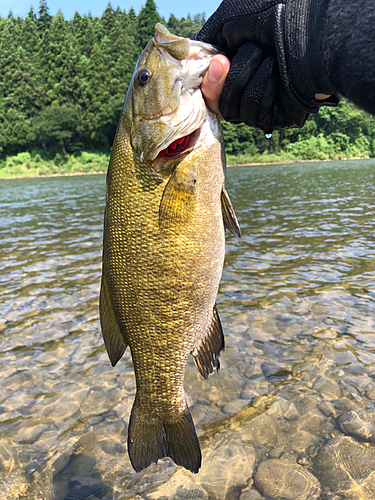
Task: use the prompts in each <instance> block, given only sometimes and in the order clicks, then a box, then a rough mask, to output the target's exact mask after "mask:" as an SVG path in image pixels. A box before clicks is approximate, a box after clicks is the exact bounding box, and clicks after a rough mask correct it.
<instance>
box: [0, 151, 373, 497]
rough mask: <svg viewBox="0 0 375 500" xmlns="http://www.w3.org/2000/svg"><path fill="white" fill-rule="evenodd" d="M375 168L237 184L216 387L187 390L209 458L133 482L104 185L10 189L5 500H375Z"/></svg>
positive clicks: (4, 184) (4, 203)
mask: <svg viewBox="0 0 375 500" xmlns="http://www.w3.org/2000/svg"><path fill="white" fill-rule="evenodd" d="M374 172H375V162H374V161H372V160H368V161H347V162H330V163H309V164H293V165H284V166H274V165H272V166H259V167H238V168H231V169H229V170H228V179H227V190H228V192H229V194H230V197H231V200H232V203H233V206H234V207H235V210H236V213H237V217H238V220H239V222H240V225H241V229H242V238H241V239H237V238H235V237H234V236H232V235H230V234H227V254H226V263H225V269H224V272H223V278H222V282H221V286H220V291H219V295H218V301H217V302H218V309H219V313H220V316H221V320H222V323H223V327H224V330H225V334H226V350H225V351H224V353H223V354H222V356H221V366H222V369H221V371H220V373H219V374H215V375H214V376H212V377H210V378H209V380H203V379H202V377H200V375H199V374H198V372H197V370H196V368H195V366H194V363H193V362H190V364H189V366H188V370H187V373H186V383H185V389H186V392H187V397H188V402H189V406H190V408H191V413H192V416H193V419H194V421H195V423H196V426H197V431H198V434H199V439H200V442H201V446H202V452H203V466H202V469H201V471H200V472H199V474H197V475H193V474H191V473H189V472H186V471H184V470H183V469H181V468H178V467H176V466H175V465H174V464H173V463H172V462H171V461H170V460H169V459H164V460H162V461H159V464H157V465H152V466H151V467H149V468H148V469H146V470H145V471H143V472H142V473H140V474H136V473H134V471H133V469H132V468H131V465H130V462H129V459H128V456H127V450H126V439H127V425H128V419H129V413H130V409H131V406H132V402H133V398H134V394H135V382H134V376H133V369H132V363H131V358H130V355H129V353H128V352H127V353H126V354H125V356H124V358H123V359H122V360H121V361H120V362H119V363H118V364H117V366H116V367H115V368H112V367H111V365H110V362H109V360H108V358H107V355H106V352H105V349H104V347H103V342H102V339H101V334H100V329H99V321H98V294H99V285H100V268H101V243H102V242H101V240H102V220H103V209H104V199H105V177H104V176H102V175H95V176H81V177H61V178H48V179H20V180H7V181H0V190H1V201H0V223H1V225H0V227H1V239H0V252H1V256H2V259H1V262H0V295H1V300H0V304H1V305H0V307H1V317H0V370H1V371H0V373H1V376H0V496H1V498H9V499H15V498H20V499H38V500H39V499H56V500H60V499H67V500H73V499H86V498H90V499H96V498H98V499H106V500H108V499H119V500H120V499H145V500H148V499H158V498H160V499H162V498H164V499H165V498H171V499H174V498H181V499H182V498H203V499H212V500H216V499H240V500H256V499H263V498H266V499H276V500H277V499H281V498H283V499H291V500H299V499H301V500H302V499H306V500H307V499H314V498H322V499H331V500H333V499H341V498H343V499H358V500H360V499H367V498H368V499H371V498H374V497H375V476H374V475H375V473H374V472H373V471H374V470H375V444H374V443H375V417H374V412H373V410H374V398H375V381H374V377H375V366H374V361H375V352H374V349H375V328H374V327H375V319H374V318H375V314H374V313H375V286H374V267H375V232H374V229H375V217H374V213H375V210H374V205H375V201H374V200H375V198H374V195H375V182H374V181H375V179H374V176H375V174H374Z"/></svg>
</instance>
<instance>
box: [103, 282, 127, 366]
mask: <svg viewBox="0 0 375 500" xmlns="http://www.w3.org/2000/svg"><path fill="white" fill-rule="evenodd" d="M99 312H100V325H101V327H102V335H103V339H104V344H105V348H106V349H107V353H108V357H109V359H110V361H111V363H112V366H115V364H116V363H117V362H118V361H119V359H121V358H122V355H123V354H124V352H125V349H126V347H127V344H128V343H127V342H126V340H125V339H124V336H123V335H122V334H121V330H120V327H119V325H118V323H117V320H116V316H115V313H114V311H113V307H112V303H111V298H110V295H109V292H108V286H107V281H106V278H105V275H104V273H103V277H102V284H101V288H100V299H99Z"/></svg>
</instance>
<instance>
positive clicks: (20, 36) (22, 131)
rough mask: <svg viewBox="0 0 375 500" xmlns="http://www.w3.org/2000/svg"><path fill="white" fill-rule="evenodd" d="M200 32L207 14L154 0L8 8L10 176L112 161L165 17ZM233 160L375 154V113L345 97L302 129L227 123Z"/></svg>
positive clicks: (2, 44) (3, 156)
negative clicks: (68, 12)
mask: <svg viewBox="0 0 375 500" xmlns="http://www.w3.org/2000/svg"><path fill="white" fill-rule="evenodd" d="M159 21H160V22H162V23H163V24H164V25H165V26H166V27H167V28H168V29H169V30H170V31H171V32H172V33H175V34H176V35H180V36H184V37H190V36H191V35H193V33H195V32H196V31H198V30H199V29H200V27H201V26H202V25H203V24H204V22H205V16H204V14H196V15H194V16H192V17H190V16H187V17H186V18H181V19H177V18H176V17H175V16H173V15H171V16H170V18H169V19H168V20H166V19H163V18H162V17H160V15H159V14H158V12H157V8H156V5H155V3H154V1H153V0H147V1H146V3H145V6H144V7H143V8H142V9H141V10H140V12H139V13H138V14H137V13H136V12H135V11H134V9H132V8H131V9H130V10H129V11H128V12H125V11H124V10H121V9H120V8H119V7H117V8H114V7H112V6H111V4H110V3H109V4H108V6H107V8H106V9H105V11H104V12H103V15H102V17H101V18H99V17H93V16H92V15H91V14H90V13H88V14H87V15H84V16H81V15H80V14H78V13H77V12H76V13H75V14H74V17H73V19H64V17H63V15H62V13H61V12H60V11H59V12H58V13H57V15H56V16H51V15H50V13H49V9H48V6H47V3H46V0H41V1H40V5H39V10H38V12H37V13H36V12H34V11H33V9H30V11H29V13H28V15H27V16H26V17H25V18H24V19H23V18H20V17H17V18H16V17H14V16H13V15H12V13H9V15H8V17H6V18H5V17H0V177H7V176H17V175H44V174H48V173H69V172H73V173H74V172H81V171H82V172H90V171H105V170H106V168H107V165H108V159H109V154H110V149H111V145H112V142H113V139H114V135H115V131H116V126H117V122H118V119H119V116H120V112H121V109H122V106H123V102H124V99H125V96H126V92H127V88H128V84H129V82H130V79H131V75H132V73H133V69H134V66H135V63H136V61H137V59H138V56H139V54H140V53H141V51H142V49H143V47H144V46H145V44H146V43H147V42H148V40H149V39H150V38H151V37H152V36H153V33H154V27H155V24H156V23H157V22H159ZM223 130H224V138H225V144H226V152H227V156H228V160H229V163H245V162H266V161H285V160H297V159H298V160H311V159H321V160H323V159H336V158H349V157H361V158H362V157H371V156H375V119H374V118H373V117H372V116H370V115H368V114H367V113H365V112H363V111H361V110H359V109H358V108H356V107H355V106H354V105H352V104H351V103H349V102H348V101H345V100H343V101H342V102H341V103H340V105H339V106H338V107H337V108H335V109H330V108H323V109H321V110H320V112H319V114H317V115H314V116H311V117H310V118H309V119H308V121H307V122H306V124H305V125H304V127H303V128H302V129H293V130H286V131H277V132H274V134H273V136H272V138H271V139H266V138H265V136H264V134H263V133H262V132H260V131H258V130H255V129H251V128H249V127H247V126H245V125H232V124H230V123H225V122H224V123H223Z"/></svg>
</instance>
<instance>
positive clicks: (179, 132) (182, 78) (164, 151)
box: [123, 23, 217, 171]
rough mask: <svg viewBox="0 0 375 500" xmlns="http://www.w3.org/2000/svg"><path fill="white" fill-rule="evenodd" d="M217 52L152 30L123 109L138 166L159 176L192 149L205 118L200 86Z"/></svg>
mask: <svg viewBox="0 0 375 500" xmlns="http://www.w3.org/2000/svg"><path fill="white" fill-rule="evenodd" d="M216 53H217V50H216V49H215V48H214V47H213V46H211V45H209V44H205V43H203V42H198V41H194V40H189V39H188V38H181V37H178V36H175V35H172V34H171V33H169V31H168V30H167V29H166V28H164V26H162V25H161V24H160V23H158V24H157V25H156V27H155V36H154V37H153V38H152V39H151V40H150V42H149V43H148V44H147V46H146V48H145V49H144V51H143V52H142V54H141V55H140V57H139V59H138V62H137V65H136V68H135V70H134V73H133V77H132V80H131V83H130V87H129V90H128V95H127V98H126V101H125V106H124V117H125V120H123V123H124V126H126V127H128V130H127V133H128V135H129V137H130V142H131V147H132V149H133V152H134V154H135V155H136V156H137V157H138V158H139V160H140V161H141V163H145V164H148V165H150V164H151V165H152V167H153V168H154V169H156V170H159V171H160V170H163V169H164V168H165V164H170V163H171V162H172V163H173V162H175V161H176V159H178V158H180V159H181V157H182V156H184V155H185V156H186V154H188V153H189V152H190V151H191V150H192V149H193V148H194V145H195V143H196V142H197V138H198V136H199V129H200V127H201V126H202V124H203V122H204V120H205V118H206V116H207V111H206V106H205V103H204V101H203V97H202V94H201V91H200V89H199V86H200V84H201V82H202V80H203V77H204V74H205V73H206V71H207V69H208V66H209V63H210V60H211V58H212V56H213V55H214V54H216ZM177 157H178V158H177Z"/></svg>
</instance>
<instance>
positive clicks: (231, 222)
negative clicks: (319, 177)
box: [221, 188, 241, 238]
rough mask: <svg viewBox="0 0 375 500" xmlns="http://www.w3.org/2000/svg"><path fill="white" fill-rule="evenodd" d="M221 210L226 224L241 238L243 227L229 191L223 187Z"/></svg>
mask: <svg viewBox="0 0 375 500" xmlns="http://www.w3.org/2000/svg"><path fill="white" fill-rule="evenodd" d="M221 210H222V212H223V221H224V226H225V227H226V228H227V229H228V231H230V232H231V233H232V234H234V235H235V236H238V237H239V238H241V229H240V225H239V224H238V221H237V217H236V214H235V213H234V210H233V207H232V203H231V202H230V199H229V196H228V193H227V192H226V191H225V189H224V188H223V189H222V191H221Z"/></svg>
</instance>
